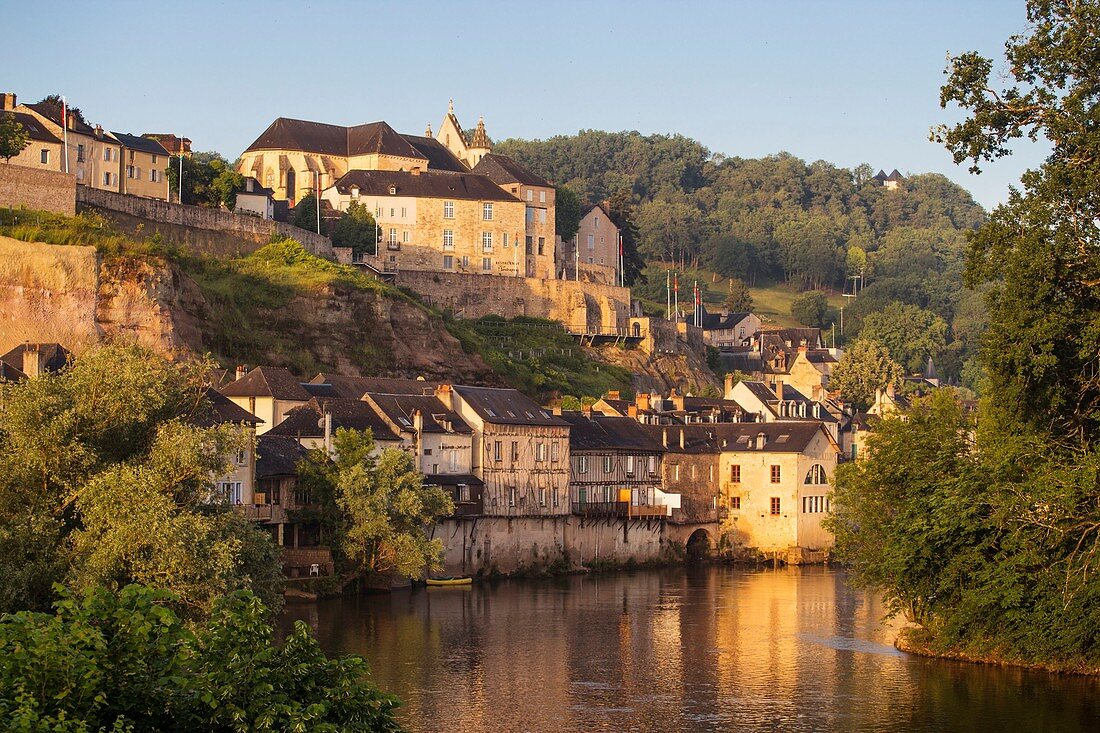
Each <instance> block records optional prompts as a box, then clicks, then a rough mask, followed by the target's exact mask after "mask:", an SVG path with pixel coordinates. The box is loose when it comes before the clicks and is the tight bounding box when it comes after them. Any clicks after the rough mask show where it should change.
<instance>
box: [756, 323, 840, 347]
mask: <svg viewBox="0 0 1100 733" xmlns="http://www.w3.org/2000/svg"><path fill="white" fill-rule="evenodd" d="M760 336H761V339H762V340H763V341H764V345H765V346H768V345H771V344H769V342H772V344H774V342H775V339H778V340H779V344H778V346H780V347H782V348H785V349H786V348H790V349H795V348H798V346H799V345H800V344H801V343H802V341H805V342H806V347H807V349H819V348H821V347H823V346H824V344H825V342H824V341H823V340H822V338H821V329H820V328H810V327H805V328H777V329H774V330H768V331H763V332H762V333H761V334H760ZM788 341H790V342H791V345H790V346H789V347H788V346H787V342H788Z"/></svg>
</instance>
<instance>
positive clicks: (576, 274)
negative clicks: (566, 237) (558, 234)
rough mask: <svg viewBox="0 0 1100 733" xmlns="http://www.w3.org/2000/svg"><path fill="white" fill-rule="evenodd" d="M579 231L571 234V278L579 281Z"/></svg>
mask: <svg viewBox="0 0 1100 733" xmlns="http://www.w3.org/2000/svg"><path fill="white" fill-rule="evenodd" d="M579 236H580V234H579V233H575V234H574V235H573V279H574V280H575V281H577V282H580V279H581V242H580V240H579V239H578V237H579Z"/></svg>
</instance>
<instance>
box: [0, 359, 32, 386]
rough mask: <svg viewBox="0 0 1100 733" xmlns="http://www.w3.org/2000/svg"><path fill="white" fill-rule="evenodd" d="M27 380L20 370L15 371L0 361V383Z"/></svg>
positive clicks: (15, 369) (9, 365)
mask: <svg viewBox="0 0 1100 733" xmlns="http://www.w3.org/2000/svg"><path fill="white" fill-rule="evenodd" d="M26 378H27V375H26V374H24V373H23V370H22V369H17V368H15V367H13V366H12V365H11V364H9V363H7V362H6V361H0V382H22V381H23V380H24V379H26Z"/></svg>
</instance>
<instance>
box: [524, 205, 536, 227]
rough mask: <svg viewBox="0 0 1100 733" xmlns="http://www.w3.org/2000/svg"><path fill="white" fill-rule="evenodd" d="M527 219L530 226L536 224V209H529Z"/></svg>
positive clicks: (529, 207)
mask: <svg viewBox="0 0 1100 733" xmlns="http://www.w3.org/2000/svg"><path fill="white" fill-rule="evenodd" d="M526 217H527V222H528V223H529V224H534V223H535V209H534V207H531V206H528V207H527V214H526Z"/></svg>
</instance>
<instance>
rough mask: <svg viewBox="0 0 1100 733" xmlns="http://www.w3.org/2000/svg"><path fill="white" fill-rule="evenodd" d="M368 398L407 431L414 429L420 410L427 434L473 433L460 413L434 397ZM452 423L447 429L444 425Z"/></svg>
mask: <svg viewBox="0 0 1100 733" xmlns="http://www.w3.org/2000/svg"><path fill="white" fill-rule="evenodd" d="M366 396H367V397H369V398H370V399H371V401H372V402H374V405H375V406H376V407H377V409H379V410H381V411H382V414H384V415H385V416H386V417H388V418H389V419H390V420H391V421H392V422H394V423H396V424H398V425H401V426H402V427H404V428H405V429H407V430H412V427H413V416H412V414H413V412H414V411H415V410H419V411H420V414H421V416H422V417H423V420H424V432H425V433H472V432H473V431H472V430H471V429H470V426H469V425H467V424H466V423H465V422H463V420H462V418H461V417H459V416H458V413H456V412H454V411H453V410H448V409H447V407H446V405H444V404H443V403H442V402H440V401H439V399H438V398H437V397H435V396H434V395H407V394H380V393H376V392H367V393H366ZM444 422H448V423H450V426H451V429H450V430H448V429H446V428H445V427H444V426H443V424H442V423H444Z"/></svg>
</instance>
